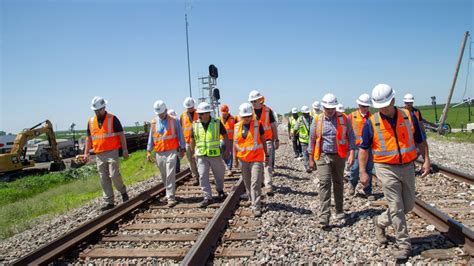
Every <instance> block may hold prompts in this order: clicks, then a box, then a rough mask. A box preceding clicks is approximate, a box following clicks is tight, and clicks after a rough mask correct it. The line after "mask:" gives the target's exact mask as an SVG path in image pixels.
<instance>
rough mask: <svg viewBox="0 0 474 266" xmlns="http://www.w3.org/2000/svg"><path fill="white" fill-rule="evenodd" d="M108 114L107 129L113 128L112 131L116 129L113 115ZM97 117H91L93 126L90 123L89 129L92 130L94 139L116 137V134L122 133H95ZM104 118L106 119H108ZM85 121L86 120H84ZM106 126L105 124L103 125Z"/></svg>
mask: <svg viewBox="0 0 474 266" xmlns="http://www.w3.org/2000/svg"><path fill="white" fill-rule="evenodd" d="M106 116H109V117H108V118H106V119H107V131H109V130H111V129H112V131H113V130H114V129H113V121H112V120H113V116H112V115H109V114H106ZM95 118H96V117H92V118H91V122H92V127H91V126H90V125H89V129H90V131H91V137H92V140H97V139H105V138H110V137H115V136H119V135H120V134H119V133H108V134H101V135H95V132H93V130H94V122H95V121H94V119H95ZM106 119H104V120H106ZM82 121H84V120H82ZM102 126H104V125H102Z"/></svg>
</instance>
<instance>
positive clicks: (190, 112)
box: [179, 97, 199, 186]
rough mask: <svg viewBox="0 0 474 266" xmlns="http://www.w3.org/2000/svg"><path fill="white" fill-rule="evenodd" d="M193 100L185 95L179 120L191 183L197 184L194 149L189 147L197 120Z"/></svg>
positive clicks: (197, 175) (197, 176)
mask: <svg viewBox="0 0 474 266" xmlns="http://www.w3.org/2000/svg"><path fill="white" fill-rule="evenodd" d="M194 105H195V101H194V99H193V98H191V97H186V98H185V99H184V102H183V106H184V108H186V110H185V111H184V112H183V113H181V116H180V119H179V120H180V122H181V128H182V129H183V135H184V141H186V158H187V159H188V163H189V166H190V168H191V173H192V174H193V177H194V182H193V185H194V186H197V185H199V174H198V170H197V166H196V158H195V157H194V150H193V148H192V147H191V135H192V134H191V132H192V129H193V122H194V121H197V120H198V115H197V113H196V109H195V108H194Z"/></svg>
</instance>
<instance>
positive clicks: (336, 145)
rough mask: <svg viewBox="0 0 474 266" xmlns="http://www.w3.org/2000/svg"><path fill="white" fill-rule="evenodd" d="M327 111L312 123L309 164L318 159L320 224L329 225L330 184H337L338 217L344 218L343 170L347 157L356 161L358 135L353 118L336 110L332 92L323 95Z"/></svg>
mask: <svg viewBox="0 0 474 266" xmlns="http://www.w3.org/2000/svg"><path fill="white" fill-rule="evenodd" d="M321 103H322V106H323V108H324V112H323V113H321V114H320V115H318V116H316V118H315V119H314V120H313V122H312V123H311V128H310V137H309V153H310V155H311V156H310V167H311V168H313V167H314V164H315V162H316V164H317V166H318V176H319V200H320V204H321V207H320V211H321V215H320V217H319V223H320V225H321V226H323V227H327V226H328V225H329V219H330V216H331V211H330V203H331V187H332V186H334V201H335V203H336V215H335V218H336V219H337V220H344V216H345V215H344V210H343V203H344V182H343V173H344V165H345V162H346V158H347V160H348V163H349V165H352V164H353V162H354V149H355V137H354V132H353V131H352V126H351V123H350V121H349V120H348V119H347V117H346V116H345V115H344V114H341V113H339V112H337V111H336V107H337V104H338V102H337V98H336V96H334V95H333V94H331V93H328V94H326V95H324V97H323V99H322V101H321Z"/></svg>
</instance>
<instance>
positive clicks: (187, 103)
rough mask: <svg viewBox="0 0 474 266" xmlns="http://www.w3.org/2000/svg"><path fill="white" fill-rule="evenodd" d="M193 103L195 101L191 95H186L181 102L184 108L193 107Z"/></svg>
mask: <svg viewBox="0 0 474 266" xmlns="http://www.w3.org/2000/svg"><path fill="white" fill-rule="evenodd" d="M195 104H196V102H195V101H194V99H193V98H191V97H186V99H184V102H183V106H184V108H193V107H194V105H195Z"/></svg>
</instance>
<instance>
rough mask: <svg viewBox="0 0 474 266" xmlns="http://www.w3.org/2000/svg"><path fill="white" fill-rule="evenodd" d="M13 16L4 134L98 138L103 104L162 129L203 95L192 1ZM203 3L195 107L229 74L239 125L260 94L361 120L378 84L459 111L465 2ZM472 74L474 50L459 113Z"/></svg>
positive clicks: (5, 70)
mask: <svg viewBox="0 0 474 266" xmlns="http://www.w3.org/2000/svg"><path fill="white" fill-rule="evenodd" d="M0 2H1V13H0V18H1V20H0V21H1V24H0V29H1V35H0V36H1V42H0V48H1V49H0V50H1V55H0V56H1V57H0V62H1V69H0V75H1V76H0V86H1V90H0V104H1V107H0V130H4V131H7V132H16V131H18V130H20V129H22V128H25V127H30V126H32V125H34V124H36V123H38V122H40V121H43V120H44V119H50V120H51V121H52V122H53V124H55V125H56V127H57V128H58V129H59V130H64V129H67V127H68V126H69V125H70V124H71V123H72V122H74V123H76V124H77V125H78V126H77V128H79V129H80V128H85V125H86V121H87V118H88V117H90V116H91V115H92V114H93V113H92V111H91V110H90V109H89V106H90V101H91V99H92V98H93V97H94V96H96V95H99V96H103V97H104V98H106V99H107V100H108V101H109V106H108V110H109V111H110V112H111V113H114V114H116V115H117V116H118V117H119V118H120V119H121V120H122V123H123V124H125V125H133V124H134V123H135V121H140V122H142V121H145V120H149V119H151V118H152V117H153V115H154V113H153V107H152V106H153V102H154V101H155V100H158V99H162V100H164V101H165V102H166V103H167V105H168V107H169V108H174V109H176V110H177V111H178V112H181V111H182V109H183V107H182V101H183V99H184V97H186V96H188V94H189V93H188V73H187V61H186V36H185V24H184V11H185V4H184V1H143V0H141V1H140V0H134V1H132V0H119V1H112V0H107V1H106V0H87V1H86V0H81V1H78V0H77V1H71V0H64V1H22V0H15V1H13V0H0ZM191 3H192V6H193V8H192V9H191V10H190V11H188V12H189V15H188V18H189V23H190V24H189V43H190V53H191V78H192V87H193V96H194V97H196V98H197V96H198V92H199V84H198V77H199V76H201V75H207V68H208V65H209V64H211V63H212V64H215V65H216V66H217V67H218V68H219V79H218V87H219V88H220V91H221V97H222V102H225V103H228V104H229V105H230V107H231V111H232V112H233V113H237V108H238V105H240V104H241V103H242V102H245V101H246V100H247V96H248V93H249V91H250V90H252V89H257V90H260V91H261V92H262V93H263V94H264V95H265V97H266V99H267V101H266V102H267V104H268V105H269V106H271V107H272V108H273V109H275V110H276V111H277V112H279V113H283V112H288V111H289V110H290V109H291V107H293V106H297V107H301V106H302V105H310V104H311V103H312V102H313V101H314V100H319V99H321V97H322V96H323V95H324V94H325V93H327V92H332V93H334V94H335V95H336V96H337V97H338V99H339V101H340V102H342V103H343V104H344V105H346V106H355V102H354V101H355V99H356V98H357V97H358V96H359V95H360V94H361V93H363V92H369V93H370V91H371V90H372V88H373V87H374V86H375V85H376V84H378V83H387V84H390V85H391V86H392V87H394V88H395V90H396V93H397V100H398V103H400V102H401V98H402V97H403V95H404V94H405V93H407V92H411V93H413V94H414V95H415V101H416V104H428V103H430V98H429V97H430V96H432V95H436V96H437V98H438V102H445V100H446V98H447V91H448V89H449V87H450V85H451V81H452V77H453V73H454V69H455V64H456V60H457V56H458V53H459V48H460V45H461V40H462V37H463V33H464V31H467V30H468V31H472V28H473V27H472V26H473V17H474V16H473V14H474V12H473V11H474V9H473V3H472V1H461V0H444V1H438V0H430V1H421V0H413V1H385V0H379V1H375V0H372V1H369V0H364V1H309V0H308V1H301V0H294V1H290V0H287V1H258V0H257V1H244V0H242V1H238V0H234V1H217V0H214V1H204V0H203V1H192V2H191ZM469 42H470V40H469ZM472 53H473V54H474V51H473V52H472ZM473 56H474V55H473ZM469 62H470V61H469V43H468V45H467V47H466V53H465V56H464V59H463V64H462V67H461V71H460V74H459V79H458V83H457V86H456V91H455V93H454V100H455V101H459V100H460V99H461V98H462V97H463V95H465V97H474V91H473V90H474V89H473V84H472V83H473V82H472V80H473V77H472V73H473V72H474V71H471V75H470V76H471V77H470V78H469V80H468V86H467V92H466V93H465V94H464V90H465V85H466V78H467V77H468V75H467V71H466V70H467V66H468V64H469ZM473 67H474V66H473V65H471V69H473ZM473 70H474V69H473Z"/></svg>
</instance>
